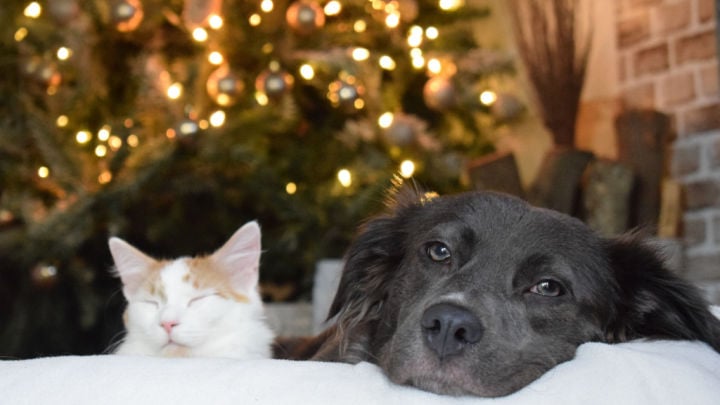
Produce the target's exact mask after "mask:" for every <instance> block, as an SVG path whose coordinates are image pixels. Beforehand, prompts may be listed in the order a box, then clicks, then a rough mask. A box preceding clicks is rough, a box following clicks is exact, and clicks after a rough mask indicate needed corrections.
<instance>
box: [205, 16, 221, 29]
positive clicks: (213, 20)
mask: <svg viewBox="0 0 720 405" xmlns="http://www.w3.org/2000/svg"><path fill="white" fill-rule="evenodd" d="M223 23H224V21H223V19H222V17H220V16H219V15H217V14H212V15H210V17H208V25H209V26H210V28H212V29H214V30H219V29H220V28H222V26H223Z"/></svg>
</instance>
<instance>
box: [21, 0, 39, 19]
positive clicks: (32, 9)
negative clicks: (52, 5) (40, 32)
mask: <svg viewBox="0 0 720 405" xmlns="http://www.w3.org/2000/svg"><path fill="white" fill-rule="evenodd" d="M23 14H25V17H28V18H38V17H40V14H42V7H40V4H39V3H38V2H37V1H33V2H32V3H30V4H28V5H27V7H25V10H24V11H23Z"/></svg>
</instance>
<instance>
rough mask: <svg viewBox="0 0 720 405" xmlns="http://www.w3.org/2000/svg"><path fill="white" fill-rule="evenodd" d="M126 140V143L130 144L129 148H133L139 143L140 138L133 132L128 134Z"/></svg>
mask: <svg viewBox="0 0 720 405" xmlns="http://www.w3.org/2000/svg"><path fill="white" fill-rule="evenodd" d="M126 142H127V144H128V145H130V147H131V148H135V147H137V146H138V145H140V138H138V136H137V135H135V134H130V135H128V137H127V139H126Z"/></svg>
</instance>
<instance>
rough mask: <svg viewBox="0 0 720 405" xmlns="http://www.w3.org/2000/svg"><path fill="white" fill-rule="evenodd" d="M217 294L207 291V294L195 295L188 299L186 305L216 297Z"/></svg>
mask: <svg viewBox="0 0 720 405" xmlns="http://www.w3.org/2000/svg"><path fill="white" fill-rule="evenodd" d="M217 296H218V293H209V294H203V295H198V296H197V297H194V298H192V299H191V300H190V302H188V306H190V305H192V304H196V303H198V302H201V301H202V300H204V299H206V298H210V297H217Z"/></svg>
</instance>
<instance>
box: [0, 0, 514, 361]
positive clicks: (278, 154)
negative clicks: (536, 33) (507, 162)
mask: <svg viewBox="0 0 720 405" xmlns="http://www.w3.org/2000/svg"><path fill="white" fill-rule="evenodd" d="M490 11H491V10H490V9H489V8H488V7H487V6H482V5H481V4H470V3H468V4H465V3H464V2H463V1H462V0H440V1H437V0H434V1H429V0H428V1H426V0H391V1H386V0H373V1H367V0H342V1H336V0H332V1H328V2H322V3H321V2H318V1H313V0H309V1H305V0H301V1H294V2H293V1H284V0H276V1H273V0H258V1H244V0H111V1H107V0H48V1H38V2H31V1H28V0H5V1H3V4H2V5H1V6H0V20H1V21H3V25H2V27H0V31H1V32H2V42H1V43H0V47H2V48H1V50H2V55H3V56H2V63H0V69H1V74H2V80H1V81H0V94H1V95H2V97H1V98H0V347H2V350H1V351H0V354H2V355H9V356H17V357H30V356H37V355H49V354H67V353H75V354H85V353H99V352H102V350H103V349H104V348H105V347H107V346H108V344H109V343H110V341H111V340H112V339H113V338H114V336H116V334H118V333H119V332H121V331H122V320H121V313H122V310H123V307H124V302H123V298H122V295H121V294H120V293H119V287H120V285H119V281H118V280H117V279H115V278H113V277H112V275H111V272H110V269H111V266H112V261H111V259H110V255H109V252H108V248H107V239H108V237H109V236H112V235H117V236H120V237H122V238H124V239H126V240H128V241H130V242H131V243H133V244H134V245H136V246H138V247H139V248H140V249H142V250H144V251H146V252H148V253H150V254H152V255H154V256H156V257H176V256H181V255H193V254H198V253H207V252H210V251H212V250H214V249H215V248H217V247H218V246H220V245H221V244H222V242H223V241H224V240H225V239H226V238H227V237H228V236H229V235H230V234H232V232H233V231H234V230H235V229H237V228H238V227H239V226H240V225H242V224H243V223H245V222H247V221H249V220H253V219H256V220H258V221H259V223H260V224H261V227H262V231H263V248H264V250H265V253H264V255H263V259H262V267H261V280H262V284H263V286H264V290H265V291H267V292H266V294H267V297H268V299H303V298H305V297H307V295H308V291H309V289H310V280H311V279H312V273H313V269H314V266H315V262H316V261H317V260H318V259H319V258H322V257H340V256H341V255H342V254H343V250H344V249H345V248H346V246H347V244H348V241H349V240H350V239H351V238H352V235H353V233H354V230H355V229H356V227H357V226H358V224H359V223H360V222H361V221H362V219H364V218H366V217H367V216H369V215H370V214H372V213H373V212H376V211H378V210H379V209H380V207H381V205H382V200H383V198H384V190H385V189H386V188H387V187H388V186H389V185H390V184H391V179H392V178H393V176H399V177H403V178H410V177H414V178H415V179H416V181H418V182H419V183H420V184H422V185H424V186H425V187H428V188H431V189H433V190H436V191H438V192H441V193H446V192H454V191H458V190H463V189H467V188H468V186H467V183H466V182H465V181H464V179H463V168H464V165H465V163H466V162H467V161H468V159H472V158H474V157H477V156H481V155H483V154H486V153H488V152H490V151H491V150H492V138H491V137H490V135H489V133H490V132H489V131H490V129H491V128H492V126H493V125H496V124H497V123H498V118H501V119H505V118H507V115H508V114H497V113H495V114H493V113H492V112H493V108H492V104H493V101H494V95H495V93H493V85H492V83H493V78H496V77H498V76H502V75H508V74H512V69H511V60H510V59H509V58H508V57H507V56H506V55H505V54H504V53H502V52H499V51H497V50H494V49H492V46H488V45H487V44H481V43H480V42H479V41H478V38H477V37H478V35H477V32H476V31H477V27H478V26H479V25H481V24H482V23H483V20H484V19H485V18H486V17H487V16H488V15H489V14H490ZM274 285H280V286H290V287H289V288H288V289H287V290H288V291H289V292H288V293H286V294H285V295H284V296H282V297H279V296H273V294H272V291H273V288H272V286H274Z"/></svg>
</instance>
